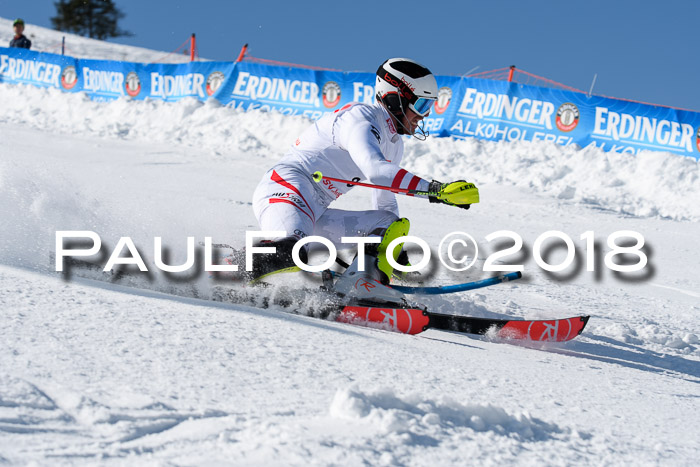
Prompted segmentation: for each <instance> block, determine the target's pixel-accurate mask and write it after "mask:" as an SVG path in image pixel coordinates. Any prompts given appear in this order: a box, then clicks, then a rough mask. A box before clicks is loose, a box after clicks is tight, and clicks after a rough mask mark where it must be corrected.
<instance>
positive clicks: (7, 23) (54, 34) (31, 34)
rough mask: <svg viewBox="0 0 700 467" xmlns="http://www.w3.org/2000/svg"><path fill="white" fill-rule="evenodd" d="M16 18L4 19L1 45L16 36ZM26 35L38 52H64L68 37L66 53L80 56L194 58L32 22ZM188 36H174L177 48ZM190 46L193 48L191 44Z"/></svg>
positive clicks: (144, 60)
mask: <svg viewBox="0 0 700 467" xmlns="http://www.w3.org/2000/svg"><path fill="white" fill-rule="evenodd" d="M12 21H14V19H8V18H0V31H1V33H0V44H2V46H3V47H7V44H9V42H10V40H12V36H13V35H14V34H13V32H12ZM24 35H25V36H27V37H28V38H29V40H30V41H32V50H34V51H36V52H48V53H52V54H59V55H60V54H61V44H62V40H63V38H64V37H65V39H66V43H65V54H66V55H70V56H71V57H76V58H89V59H93V60H120V61H125V62H141V63H152V62H158V63H185V62H189V61H190V55H189V53H187V54H182V53H180V54H171V53H170V51H166V52H161V51H157V50H151V49H144V48H143V47H134V46H130V45H121V44H112V43H109V42H107V41H99V40H96V39H90V38H89V37H82V36H77V35H75V34H67V33H64V32H61V31H56V30H53V29H49V28H44V27H41V26H37V25H35V24H32V23H26V24H25V28H24ZM187 39H188V38H187V37H182V38H176V39H173V50H175V48H176V47H178V46H179V45H180V44H182V43H183V42H185V41H186V40H187ZM187 45H188V47H189V43H188V44H187Z"/></svg>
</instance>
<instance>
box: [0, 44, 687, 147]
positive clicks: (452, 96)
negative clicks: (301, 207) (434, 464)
mask: <svg viewBox="0 0 700 467" xmlns="http://www.w3.org/2000/svg"><path fill="white" fill-rule="evenodd" d="M436 78H437V83H438V100H437V103H436V104H435V106H434V107H433V111H432V112H431V114H430V116H429V117H428V118H426V119H425V127H426V129H428V130H429V131H430V133H431V134H432V135H435V136H443V137H444V136H451V137H454V138H479V139H484V140H491V141H501V140H505V141H549V142H552V143H556V144H560V145H571V144H576V145H578V146H580V147H588V146H596V147H598V148H601V149H603V150H605V151H612V152H628V153H637V152H638V151H640V150H655V151H669V152H673V153H676V154H680V155H685V156H690V157H693V158H695V159H699V158H700V113H697V112H691V111H682V110H676V109H672V108H668V107H661V106H654V105H647V104H641V103H636V102H629V101H624V100H620V99H611V98H604V97H599V96H587V95H585V94H582V93H577V92H571V91H563V90H558V89H550V88H542V87H537V86H526V85H521V84H518V83H510V82H505V81H495V80H487V79H476V78H460V77H455V76H437V77H436ZM0 82H5V83H22V84H32V85H35V86H41V87H54V88H58V89H61V90H63V91H66V92H85V93H87V94H88V95H89V96H90V97H91V98H92V99H97V100H111V99H117V98H121V97H124V98H130V99H145V98H151V99H161V100H164V101H168V102H173V101H177V100H180V99H183V98H186V97H190V98H195V99H199V100H207V99H209V98H214V99H216V100H218V101H219V102H221V103H222V104H223V105H226V106H230V107H235V108H237V109H242V110H246V111H247V110H251V109H259V110H267V111H275V112H280V113H282V114H285V115H303V116H306V117H308V118H311V119H318V118H320V117H321V116H322V115H323V114H324V113H326V112H330V111H334V110H337V109H339V108H341V107H342V106H343V105H345V104H347V103H349V102H364V103H368V104H370V103H372V102H373V101H374V84H375V75H374V74H373V73H344V72H334V71H320V70H311V69H306V68H294V67H286V66H275V65H262V64H258V63H251V62H238V63H233V62H192V63H186V64H179V65H163V64H144V63H129V62H118V61H109V60H82V59H75V58H72V57H66V56H62V55H55V54H48V53H41V52H34V51H29V50H26V49H9V48H0Z"/></svg>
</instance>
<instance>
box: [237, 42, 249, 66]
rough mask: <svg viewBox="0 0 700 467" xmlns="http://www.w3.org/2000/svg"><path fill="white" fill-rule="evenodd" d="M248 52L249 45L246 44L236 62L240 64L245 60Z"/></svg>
mask: <svg viewBox="0 0 700 467" xmlns="http://www.w3.org/2000/svg"><path fill="white" fill-rule="evenodd" d="M247 51H248V44H244V45H243V47H242V48H241V53H239V54H238V58H237V59H236V62H240V61H241V60H243V57H245V53H246V52H247Z"/></svg>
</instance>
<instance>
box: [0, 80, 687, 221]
mask: <svg viewBox="0 0 700 467" xmlns="http://www.w3.org/2000/svg"><path fill="white" fill-rule="evenodd" d="M0 101H2V102H3V106H2V108H1V109H0V122H3V123H14V124H21V125H29V126H32V127H35V128H41V129H42V130H43V131H49V132H60V133H69V134H75V135H86V136H96V137H100V138H118V139H123V140H137V141H138V140H141V141H149V142H164V143H173V142H174V143H178V144H183V145H186V146H193V147H197V148H202V149H207V150H209V151H210V152H212V153H213V154H214V155H223V156H231V155H241V154H247V155H250V156H254V157H261V158H266V157H270V159H271V161H270V162H272V161H274V160H276V159H277V158H279V157H280V156H281V154H282V153H284V151H285V150H286V148H287V147H288V146H289V144H291V142H293V141H294V139H295V138H296V136H297V135H298V134H299V133H300V132H301V131H302V130H303V129H304V128H305V127H306V126H307V125H308V124H309V123H310V121H309V120H307V119H305V118H303V117H288V116H283V115H280V114H278V113H265V112H260V111H253V112H248V113H245V112H242V111H240V110H236V109H231V108H226V107H222V106H221V105H219V104H217V103H216V101H213V100H210V101H208V102H206V103H202V102H199V101H197V100H195V99H189V100H184V101H180V102H177V103H164V102H160V101H154V100H147V101H132V100H128V99H126V98H124V99H119V100H117V101H114V102H109V103H102V102H94V101H91V100H89V99H88V98H87V97H86V96H85V95H84V94H66V93H63V92H61V91H58V90H56V89H37V88H34V87H30V86H16V85H6V84H5V85H0ZM406 146H407V150H406V157H405V162H404V165H405V166H406V167H407V168H409V169H411V170H413V171H415V172H417V173H418V174H420V175H422V176H425V177H434V178H436V179H441V180H444V181H448V180H452V179H454V178H456V177H463V178H468V179H470V180H473V181H475V182H477V183H481V184H489V183H497V184H500V185H504V184H510V185H514V186H518V187H524V188H527V189H529V190H532V191H533V192H535V193H540V194H542V195H543V196H545V197H553V198H556V199H558V200H561V201H564V202H571V203H583V204H586V205H589V206H591V207H592V208H595V209H602V210H609V211H613V212H618V213H621V214H624V215H631V216H639V217H661V218H669V219H674V220H690V221H698V220H700V203H698V202H697V200H698V199H700V183H699V182H700V162H699V161H695V160H693V159H691V158H686V157H681V156H677V155H674V154H670V153H657V152H642V153H640V154H639V155H631V154H619V153H608V152H603V151H601V150H600V149H597V148H593V147H588V148H585V149H579V148H577V147H573V146H572V147H563V146H557V145H555V144H552V143H545V142H486V141H479V140H467V141H457V140H452V139H447V138H431V139H429V140H428V141H427V142H419V141H416V140H407V144H406Z"/></svg>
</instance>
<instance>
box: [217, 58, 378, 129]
mask: <svg viewBox="0 0 700 467" xmlns="http://www.w3.org/2000/svg"><path fill="white" fill-rule="evenodd" d="M222 88H223V89H222V91H221V92H220V93H219V94H218V95H217V99H219V100H220V101H221V102H222V103H223V104H225V105H229V106H232V107H236V108H240V109H244V110H251V109H261V110H274V111H277V112H281V113H283V114H286V115H304V116H306V117H309V118H313V119H318V118H320V117H321V115H323V114H324V113H325V112H329V111H333V110H337V109H339V108H340V107H342V106H343V105H344V104H347V103H348V102H353V101H357V102H365V103H368V104H369V103H372V102H373V101H374V75H373V74H371V73H342V72H333V71H318V70H309V69H303V68H288V67H280V66H269V65H260V64H255V63H247V62H240V63H236V68H235V70H234V73H233V76H232V77H231V79H230V80H229V81H227V82H226V84H225V85H224V86H223V87H222Z"/></svg>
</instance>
